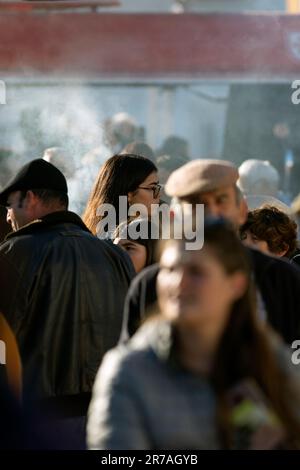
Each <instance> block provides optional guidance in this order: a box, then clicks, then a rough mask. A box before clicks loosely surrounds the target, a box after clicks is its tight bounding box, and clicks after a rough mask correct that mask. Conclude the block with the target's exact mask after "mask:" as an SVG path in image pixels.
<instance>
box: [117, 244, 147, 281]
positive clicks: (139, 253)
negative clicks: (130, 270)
mask: <svg viewBox="0 0 300 470" xmlns="http://www.w3.org/2000/svg"><path fill="white" fill-rule="evenodd" d="M114 244H115V245H119V247H120V248H122V249H123V250H124V251H127V253H128V255H129V256H130V259H131V261H132V264H133V266H134V269H135V272H136V273H139V272H140V271H141V270H142V269H143V268H144V267H145V266H146V262H147V250H146V247H145V246H144V245H141V244H140V243H137V242H134V241H132V240H126V239H122V238H116V239H115V240H114Z"/></svg>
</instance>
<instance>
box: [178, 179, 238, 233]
mask: <svg viewBox="0 0 300 470" xmlns="http://www.w3.org/2000/svg"><path fill="white" fill-rule="evenodd" d="M184 201H186V202H188V203H190V204H204V206H205V214H206V215H208V216H212V217H224V218H225V219H227V220H229V221H230V222H231V223H232V224H233V225H234V226H235V227H237V228H238V227H240V225H242V224H243V223H244V222H245V220H246V217H247V207H246V205H244V201H241V202H240V203H239V202H238V200H237V194H236V191H235V188H234V187H233V186H224V187H223V188H219V189H216V190H214V191H208V192H202V193H198V194H193V195H191V196H188V197H186V198H184Z"/></svg>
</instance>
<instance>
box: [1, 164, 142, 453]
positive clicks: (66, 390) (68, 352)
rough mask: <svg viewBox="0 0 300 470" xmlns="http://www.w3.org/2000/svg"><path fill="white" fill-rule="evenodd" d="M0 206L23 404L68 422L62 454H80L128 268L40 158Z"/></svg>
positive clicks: (4, 296)
mask: <svg viewBox="0 0 300 470" xmlns="http://www.w3.org/2000/svg"><path fill="white" fill-rule="evenodd" d="M0 204H2V205H4V206H6V208H7V220H8V222H9V223H10V224H11V226H12V229H13V231H12V232H11V233H10V234H9V235H8V236H7V237H6V239H5V241H4V242H3V243H2V244H1V245H0V311H1V312H2V313H3V314H4V316H5V317H6V319H7V321H8V323H9V324H10V326H11V328H12V330H13V331H14V333H15V335H16V338H17V342H18V346H19V349H20V354H21V360H22V363H23V379H24V391H25V398H26V394H27V395H28V394H32V395H34V396H35V397H36V400H37V402H38V403H39V405H40V406H41V407H42V409H46V410H47V411H48V412H51V413H52V414H53V416H54V418H57V419H60V423H61V426H64V425H67V426H68V428H67V429H66V433H67V434H68V436H74V441H73V442H72V443H70V446H71V448H75V449H76V448H83V447H84V435H85V424H84V416H85V414H86V411H87V406H88V403H89V398H90V394H91V389H92V385H93V382H94V377H95V374H96V372H97V369H98V367H99V364H100V362H101V359H102V356H103V354H104V353H105V352H106V351H107V350H108V349H110V348H111V347H113V346H114V345H115V344H116V342H117V340H118V337H119V334H120V329H121V323H122V309H123V300H124V297H125V294H126V291H127V288H128V285H129V282H130V280H131V278H132V277H133V275H134V271H133V268H132V265H131V263H130V261H129V259H128V257H127V254H126V253H125V252H123V251H122V250H121V249H119V248H118V247H116V245H112V244H108V243H106V242H105V241H103V240H99V239H98V238H96V237H94V236H93V235H92V234H91V233H90V231H89V230H88V229H87V227H86V226H85V225H84V223H83V222H82V220H81V219H80V217H78V216H77V215H76V214H74V213H72V212H69V211H68V210H67V208H68V188H67V184H66V180H65V177H64V175H63V174H62V173H61V172H60V171H59V170H58V169H57V168H56V167H55V166H53V165H52V164H51V163H48V162H46V161H45V160H42V159H37V160H33V161H31V162H29V163H27V164H26V165H24V166H23V167H22V168H21V170H20V171H19V172H18V174H17V175H16V177H15V178H14V179H13V180H12V181H10V182H9V183H8V184H7V186H6V187H5V188H4V189H3V190H2V192H1V193H0ZM116 289H117V290H118V295H116ZM67 418H68V419H67ZM70 418H72V419H71V421H70ZM66 423H68V424H66ZM72 426H74V427H73V428H72ZM75 426H76V432H75ZM62 429H63V428H62Z"/></svg>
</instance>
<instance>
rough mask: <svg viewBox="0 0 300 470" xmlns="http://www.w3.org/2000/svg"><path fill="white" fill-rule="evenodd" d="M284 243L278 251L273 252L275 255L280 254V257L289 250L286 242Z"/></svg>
mask: <svg viewBox="0 0 300 470" xmlns="http://www.w3.org/2000/svg"><path fill="white" fill-rule="evenodd" d="M283 245H284V248H283V249H282V250H280V251H277V252H276V253H275V254H276V256H280V258H281V257H282V256H284V255H286V253H287V252H288V251H289V245H288V244H287V243H283Z"/></svg>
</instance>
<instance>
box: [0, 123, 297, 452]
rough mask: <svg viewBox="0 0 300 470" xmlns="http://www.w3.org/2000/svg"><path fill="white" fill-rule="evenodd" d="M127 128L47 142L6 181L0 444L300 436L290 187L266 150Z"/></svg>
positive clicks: (201, 443) (150, 445)
mask: <svg viewBox="0 0 300 470" xmlns="http://www.w3.org/2000/svg"><path fill="white" fill-rule="evenodd" d="M123 118H124V116H123ZM125 124H126V125H125ZM125 124H124V119H123V121H122V119H121V117H119V120H117V124H116V125H115V127H112V125H111V123H110V127H109V130H110V137H111V148H114V149H115V150H116V153H114V154H113V155H112V154H111V155H106V156H105V157H103V154H102V155H101V158H98V157H99V154H100V153H101V148H99V149H95V151H94V152H92V153H91V154H90V155H89V156H88V157H87V156H85V162H86V167H80V168H79V169H76V165H75V162H74V161H73V160H72V158H71V156H70V155H69V154H68V152H66V151H65V150H64V149H63V148H60V147H53V148H50V149H46V150H45V152H44V155H43V156H42V157H43V158H38V159H33V160H31V161H29V162H27V163H26V164H25V165H22V166H21V167H20V168H19V169H18V170H17V171H16V172H15V173H14V175H13V177H12V178H11V179H10V180H9V181H5V182H3V184H2V187H1V191H0V204H1V206H2V212H1V218H2V227H4V228H3V233H2V235H1V236H2V242H1V244H0V341H1V342H0V344H2V345H5V347H4V348H2V350H3V351H4V353H5V354H4V355H2V356H4V357H2V356H0V389H1V392H0V409H1V410H5V413H4V412H3V416H4V419H6V420H7V423H9V426H8V427H7V428H6V429H9V432H8V431H6V432H5V433H4V434H5V435H4V434H3V436H2V433H3V431H1V429H4V428H5V426H1V429H0V447H3V448H26V449H28V448H31V449H32V448H33V449H34V448H35V449H41V448H51V449H52V448H53V449H59V448H67V449H77V450H80V449H85V448H89V449H294V448H296V449H298V448H299V447H300V416H299V405H300V369H299V367H300V366H299V365H297V364H295V363H294V362H295V361H293V359H292V357H293V351H294V349H293V348H294V342H295V341H297V340H300V313H299V311H298V308H299V297H298V293H299V291H300V267H299V265H300V251H299V248H298V225H297V216H298V213H300V211H298V210H297V200H295V203H294V205H292V206H291V207H290V206H289V205H288V203H287V202H288V201H286V200H285V199H284V194H282V193H281V192H280V179H279V175H278V172H277V173H276V169H275V168H274V167H272V165H271V164H270V163H269V162H266V161H262V160H249V161H248V162H245V163H244V164H242V165H241V167H240V168H236V167H235V166H234V165H233V164H232V163H231V162H229V161H225V160H217V159H195V160H191V159H190V157H189V155H188V148H187V145H186V142H185V141H184V140H183V139H179V138H177V137H171V138H170V139H168V140H166V142H165V143H164V144H163V145H162V147H161V148H160V149H159V150H158V152H154V151H153V150H152V149H151V148H150V147H149V146H148V145H147V144H146V143H144V142H142V141H134V137H135V136H136V134H135V133H134V124H133V123H132V122H128V120H127V123H125ZM117 136H118V138H119V141H118V143H120V140H121V141H122V144H123V146H122V147H120V145H117V142H116V137H117ZM120 136H123V137H122V139H121V138H120ZM87 162H89V163H87ZM91 162H92V163H91ZM97 162H98V163H97ZM92 168H93V169H94V170H93V171H92V170H91V169H92ZM96 170H97V171H96ZM75 171H77V172H79V175H81V176H82V175H83V173H84V172H85V173H86V172H87V171H88V172H90V176H91V175H93V181H91V184H90V186H88V187H86V181H87V180H86V178H83V176H82V180H80V177H79V178H76V185H75V183H74V181H72V178H73V175H74V172H75ZM299 189H300V188H299ZM73 196H74V198H73ZM163 206H164V208H167V213H168V214H169V218H168V223H169V224H170V232H169V235H168V237H165V236H163V233H165V232H164V230H163V228H164V223H165V221H164V220H163V218H162V219H160V218H157V217H156V216H155V215H157V214H159V212H160V210H162V208H163ZM199 206H201V207H203V208H204V212H203V214H204V217H203V220H201V221H200V222H201V223H200V224H199V220H198V219H197V208H198V207H199ZM69 207H70V208H71V209H72V210H69ZM76 208H77V209H76ZM164 213H166V212H164ZM180 214H181V216H182V217H181V219H180V217H179V215H180ZM5 218H6V222H7V224H9V226H10V229H11V230H10V231H9V233H7V234H6V236H5V237H4V234H5V232H7V230H6V228H5V220H4V219H5ZM185 220H189V221H190V224H189V228H188V230H186V229H185V228H186V227H184V224H183V221H185ZM179 222H180V224H181V225H180V228H181V230H180V233H179V234H178V230H177V231H176V228H178V224H179ZM201 231H202V232H203V233H202V235H203V245H202V246H201V248H200V247H198V248H197V249H191V248H190V246H191V245H190V243H191V240H193V239H194V238H197V236H198V235H199V233H200V232H201ZM0 351H1V349H0ZM29 436H30V437H29Z"/></svg>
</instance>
